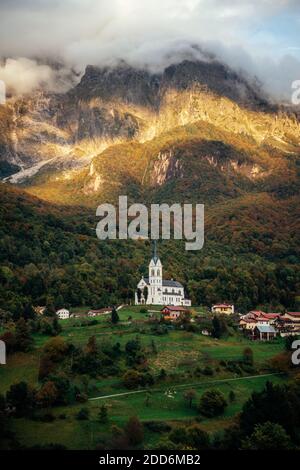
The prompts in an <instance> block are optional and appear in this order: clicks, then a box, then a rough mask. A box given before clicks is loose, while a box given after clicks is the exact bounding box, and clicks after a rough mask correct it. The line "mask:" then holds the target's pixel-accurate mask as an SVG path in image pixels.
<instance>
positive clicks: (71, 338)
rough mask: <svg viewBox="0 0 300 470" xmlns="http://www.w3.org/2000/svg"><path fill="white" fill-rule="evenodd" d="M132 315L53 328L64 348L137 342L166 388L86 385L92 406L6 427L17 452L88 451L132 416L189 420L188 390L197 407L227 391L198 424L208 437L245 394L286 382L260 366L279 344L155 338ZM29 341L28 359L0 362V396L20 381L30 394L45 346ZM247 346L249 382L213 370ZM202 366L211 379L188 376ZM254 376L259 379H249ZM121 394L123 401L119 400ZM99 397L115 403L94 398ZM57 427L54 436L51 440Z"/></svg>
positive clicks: (151, 439)
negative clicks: (204, 397)
mask: <svg viewBox="0 0 300 470" xmlns="http://www.w3.org/2000/svg"><path fill="white" fill-rule="evenodd" d="M139 310H140V309H139V308H135V307H133V308H124V309H122V310H121V311H120V312H119V316H120V322H119V323H118V324H117V325H114V326H112V325H111V324H110V322H109V317H107V316H103V317H101V318H97V324H95V325H89V326H88V325H87V324H84V323H85V321H86V320H82V319H69V320H61V321H60V323H61V325H62V333H61V336H62V337H63V338H65V340H66V341H67V342H72V343H74V344H76V345H81V346H82V345H84V344H86V342H87V340H88V338H89V337H90V336H92V335H95V336H96V338H97V341H98V342H99V344H101V343H102V342H105V341H108V342H112V343H116V342H119V343H120V344H121V347H123V346H124V345H125V343H126V342H127V341H128V340H129V339H133V338H136V336H137V335H138V336H139V338H140V341H141V344H142V345H143V347H144V348H145V349H146V351H149V354H147V358H148V364H149V367H150V370H151V372H152V374H153V375H157V374H158V373H159V371H160V370H161V369H162V368H163V369H165V370H166V371H167V373H168V379H167V381H166V382H165V383H160V384H158V385H154V386H153V387H152V388H150V389H148V390H146V391H145V390H139V391H138V393H136V391H135V392H134V393H128V390H127V389H126V388H125V387H124V385H123V384H122V382H121V379H120V377H114V376H112V377H101V378H98V379H90V380H89V383H88V389H89V397H90V398H96V397H97V399H96V400H94V399H93V400H89V401H88V402H87V403H85V404H76V405H72V406H68V407H57V408H54V409H52V410H51V412H52V413H53V414H54V415H55V416H56V417H57V419H56V420H55V421H54V422H52V423H44V422H40V421H33V420H28V419H27V420H24V419H14V420H13V428H14V431H15V433H16V436H17V438H18V439H19V441H20V442H21V443H22V444H23V445H26V446H33V445H36V444H49V443H51V442H55V443H60V444H63V445H65V446H67V447H68V448H74V449H76V448H82V449H85V448H93V447H94V446H95V445H96V444H97V442H99V441H101V439H102V438H103V437H104V436H107V435H108V433H109V432H110V428H111V425H112V424H117V425H123V424H124V423H125V422H126V420H127V419H128V417H130V416H132V415H138V416H139V418H140V419H141V420H142V421H144V422H146V421H149V420H151V421H152V420H154V421H155V420H162V421H170V422H173V423H174V422H175V423H176V422H177V421H188V420H190V419H194V418H195V417H197V409H196V407H195V406H194V407H192V408H189V407H188V405H187V403H186V402H185V400H184V397H183V393H184V390H185V389H188V388H193V389H195V390H196V391H197V401H198V400H199V398H200V396H201V394H202V393H203V391H204V390H205V389H207V388H217V389H219V390H221V391H222V392H223V393H224V395H225V396H226V397H228V394H229V392H230V391H231V390H233V391H234V393H235V396H236V399H235V401H234V402H232V403H230V404H229V406H228V408H227V409H226V412H225V414H224V416H222V417H220V418H218V419H210V420H204V421H202V422H201V425H202V426H203V428H205V429H206V430H207V431H210V432H211V431H216V430H218V429H223V428H224V427H226V426H228V425H229V424H230V422H231V420H232V417H233V416H234V415H235V414H236V413H237V412H238V411H240V409H241V407H242V405H243V403H244V402H245V400H246V399H247V398H248V397H249V395H250V394H251V392H252V391H254V390H260V389H262V388H263V387H264V385H265V383H266V381H267V380H272V381H273V382H278V383H279V382H282V381H284V380H286V379H285V377H284V376H280V375H272V376H270V375H267V374H269V373H270V370H269V367H268V359H270V358H271V357H273V356H274V355H276V354H277V353H279V352H280V351H282V349H283V341H282V340H277V341H275V342H271V343H260V342H249V341H248V340H246V339H244V338H243V337H242V336H241V335H240V334H237V333H236V334H235V335H234V336H229V337H228V338H227V339H222V340H216V339H213V338H211V337H207V336H203V335H201V334H199V333H191V332H186V331H182V330H175V329H172V328H170V330H169V332H168V334H164V335H157V334H154V333H153V331H152V324H151V322H149V317H148V316H147V314H145V313H140V311H139ZM153 310H156V309H155V308H153ZM157 310H158V309H157ZM128 317H131V320H128ZM34 339H35V348H34V350H33V351H32V352H31V353H28V354H24V353H17V354H14V355H12V356H10V357H9V358H8V364H7V365H6V366H4V367H0V393H5V392H6V391H7V390H8V389H9V387H10V385H11V384H13V383H16V382H19V381H21V380H25V381H27V382H28V383H30V384H31V385H32V386H38V378H37V375H38V368H39V359H40V354H41V348H42V346H43V345H44V344H45V342H46V341H47V340H48V339H49V338H47V337H46V336H42V335H37V334H36V335H35V336H34ZM152 342H154V343H155V347H156V350H157V352H156V354H151V353H150V351H151V344H152ZM247 346H250V347H251V348H252V350H253V355H254V364H255V368H256V370H257V372H255V373H254V374H253V375H255V377H248V378H247V377H243V376H237V375H234V374H232V373H229V372H228V371H226V370H224V369H222V368H220V367H218V365H219V363H220V361H221V360H238V359H241V358H242V355H243V350H244V349H245V347H247ZM208 365H209V366H212V367H213V368H214V375H213V376H210V377H207V376H203V375H201V376H200V377H199V376H195V374H194V371H195V369H196V368H199V367H205V366H208ZM258 374H261V376H256V375H258ZM244 375H249V374H244ZM74 381H75V383H77V385H79V386H80V387H83V382H82V377H80V376H77V377H74ZM123 393H124V395H121V394H123ZM107 395H117V396H110V397H109V398H101V397H106V396H107ZM147 397H148V398H147ZM146 398H147V400H146ZM103 403H105V404H106V406H107V407H108V410H109V423H108V424H105V425H103V424H100V422H99V421H98V419H97V415H98V413H99V408H100V406H101V405H102V404H103ZM82 407H88V408H89V410H90V419H89V420H88V421H78V420H77V419H76V414H77V413H78V410H79V409H80V408H82ZM61 414H65V415H66V418H65V419H59V418H58V417H59V415H61ZM58 427H59V433H57V428H58ZM158 439H159V435H158V434H155V433H151V432H150V431H147V432H146V440H145V442H146V446H148V447H149V448H151V446H153V444H154V443H155V442H156V441H157V440H158Z"/></svg>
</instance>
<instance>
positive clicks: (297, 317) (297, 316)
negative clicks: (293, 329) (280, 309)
mask: <svg viewBox="0 0 300 470" xmlns="http://www.w3.org/2000/svg"><path fill="white" fill-rule="evenodd" d="M284 318H286V319H289V320H291V321H292V322H294V323H300V312H286V313H285V314H284Z"/></svg>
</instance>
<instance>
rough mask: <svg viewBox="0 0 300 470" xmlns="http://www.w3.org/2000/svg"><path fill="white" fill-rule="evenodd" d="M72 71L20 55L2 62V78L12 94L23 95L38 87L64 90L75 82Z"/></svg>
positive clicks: (0, 69) (56, 90)
mask: <svg viewBox="0 0 300 470" xmlns="http://www.w3.org/2000/svg"><path fill="white" fill-rule="evenodd" d="M72 76H73V75H72V72H71V71H70V70H68V69H66V68H65V67H58V68H54V67H51V66H49V65H45V64H40V63H38V61H36V60H32V59H27V58H24V57H20V58H17V59H6V60H4V61H3V63H2V65H1V64H0V80H2V81H3V82H4V83H5V86H6V90H7V92H8V93H10V94H14V95H22V94H26V93H31V92H32V91H34V90H36V89H43V90H46V91H48V92H54V91H55V92H64V91H66V90H68V89H69V88H70V86H71V85H72V84H73V83H74V82H73V80H72Z"/></svg>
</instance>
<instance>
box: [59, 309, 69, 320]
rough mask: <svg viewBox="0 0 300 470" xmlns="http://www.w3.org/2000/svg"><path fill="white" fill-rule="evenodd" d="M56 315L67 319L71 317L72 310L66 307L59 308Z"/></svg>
mask: <svg viewBox="0 0 300 470" xmlns="http://www.w3.org/2000/svg"><path fill="white" fill-rule="evenodd" d="M56 315H57V316H58V318H59V319H60V320H66V319H67V318H70V312H69V310H67V309H66V308H61V309H59V310H57V312H56Z"/></svg>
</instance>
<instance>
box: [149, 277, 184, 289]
mask: <svg viewBox="0 0 300 470" xmlns="http://www.w3.org/2000/svg"><path fill="white" fill-rule="evenodd" d="M143 279H144V281H145V282H146V284H149V278H148V277H144V278H143ZM162 285H163V287H183V285H182V284H181V283H180V282H178V281H173V280H168V279H166V280H163V281H162Z"/></svg>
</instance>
